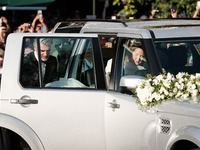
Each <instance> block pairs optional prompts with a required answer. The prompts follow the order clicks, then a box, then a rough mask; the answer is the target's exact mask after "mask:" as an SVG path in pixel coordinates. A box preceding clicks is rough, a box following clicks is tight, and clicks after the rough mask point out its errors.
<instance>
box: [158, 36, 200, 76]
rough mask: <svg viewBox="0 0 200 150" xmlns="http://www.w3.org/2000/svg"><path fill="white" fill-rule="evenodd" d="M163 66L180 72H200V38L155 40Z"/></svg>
mask: <svg viewBox="0 0 200 150" xmlns="http://www.w3.org/2000/svg"><path fill="white" fill-rule="evenodd" d="M154 45H155V49H156V52H157V55H158V58H159V60H160V63H161V67H162V68H164V69H165V70H166V71H167V72H170V73H172V74H174V75H176V74H177V73H178V72H188V73H189V74H194V73H200V65H199V62H200V39H184V40H183V39H172V40H169V39H167V40H159V41H155V42H154Z"/></svg>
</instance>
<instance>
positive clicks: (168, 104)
mask: <svg viewBox="0 0 200 150" xmlns="http://www.w3.org/2000/svg"><path fill="white" fill-rule="evenodd" d="M156 110H157V112H158V113H159V112H160V113H173V114H177V115H185V116H191V117H199V118H200V104H193V103H190V102H185V101H184V102H181V101H178V100H169V101H165V102H162V103H161V104H160V105H157V107H156Z"/></svg>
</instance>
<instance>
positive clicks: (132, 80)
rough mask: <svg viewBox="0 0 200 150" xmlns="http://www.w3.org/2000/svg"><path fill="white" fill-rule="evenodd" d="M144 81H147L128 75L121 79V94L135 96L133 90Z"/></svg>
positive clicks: (140, 77)
mask: <svg viewBox="0 0 200 150" xmlns="http://www.w3.org/2000/svg"><path fill="white" fill-rule="evenodd" d="M142 79H145V78H144V77H142V76H136V75H128V76H123V77H122V78H121V79H120V92H121V93H126V94H131V95H132V94H133V93H132V92H131V90H132V89H133V88H136V86H137V85H138V82H139V81H140V80H142Z"/></svg>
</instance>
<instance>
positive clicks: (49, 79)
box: [20, 37, 96, 88]
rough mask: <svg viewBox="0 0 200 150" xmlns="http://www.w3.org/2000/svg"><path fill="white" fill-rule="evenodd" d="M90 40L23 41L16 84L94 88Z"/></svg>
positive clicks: (45, 39)
mask: <svg viewBox="0 0 200 150" xmlns="http://www.w3.org/2000/svg"><path fill="white" fill-rule="evenodd" d="M93 58H94V57H93V47H92V42H91V38H74V37H73V38H69V37H68V38H63V37H62V38H58V37H57V38H56V37H55V38H45V37H40V38H33V37H31V38H24V40H23V53H22V59H21V71H20V83H21V85H22V86H23V87H34V88H45V87H48V88H50V87H53V88H96V86H95V75H94V72H95V71H94V60H93Z"/></svg>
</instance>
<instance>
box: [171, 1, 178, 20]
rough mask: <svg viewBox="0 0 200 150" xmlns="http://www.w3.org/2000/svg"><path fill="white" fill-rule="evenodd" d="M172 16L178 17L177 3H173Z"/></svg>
mask: <svg viewBox="0 0 200 150" xmlns="http://www.w3.org/2000/svg"><path fill="white" fill-rule="evenodd" d="M171 16H172V18H177V9H176V3H174V4H172V8H171Z"/></svg>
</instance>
